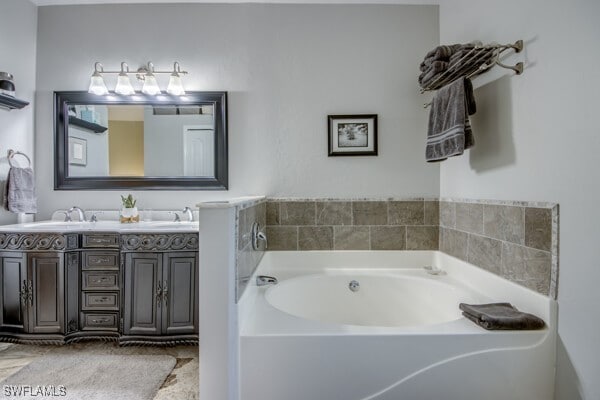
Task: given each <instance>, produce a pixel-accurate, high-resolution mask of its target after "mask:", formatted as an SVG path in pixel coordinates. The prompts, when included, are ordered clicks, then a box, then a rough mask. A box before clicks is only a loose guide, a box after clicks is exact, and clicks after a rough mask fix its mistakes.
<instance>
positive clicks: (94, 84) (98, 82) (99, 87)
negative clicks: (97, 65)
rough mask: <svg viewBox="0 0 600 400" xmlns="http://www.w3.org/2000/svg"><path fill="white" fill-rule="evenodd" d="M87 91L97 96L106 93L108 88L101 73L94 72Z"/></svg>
mask: <svg viewBox="0 0 600 400" xmlns="http://www.w3.org/2000/svg"><path fill="white" fill-rule="evenodd" d="M88 93H93V94H96V95H98V96H104V95H105V94H108V89H107V88H106V85H105V84H104V79H102V75H100V74H98V73H94V75H92V78H91V79H90V87H89V89H88Z"/></svg>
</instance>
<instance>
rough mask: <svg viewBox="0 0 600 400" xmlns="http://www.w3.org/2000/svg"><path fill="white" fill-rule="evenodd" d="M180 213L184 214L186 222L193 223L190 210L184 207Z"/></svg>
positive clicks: (192, 215)
mask: <svg viewBox="0 0 600 400" xmlns="http://www.w3.org/2000/svg"><path fill="white" fill-rule="evenodd" d="M181 212H182V213H184V214H185V215H187V217H188V222H194V213H193V212H192V209H191V208H189V207H186V208H184V209H183V210H182V211H181Z"/></svg>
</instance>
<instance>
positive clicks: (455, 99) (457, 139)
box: [425, 77, 475, 162]
mask: <svg viewBox="0 0 600 400" xmlns="http://www.w3.org/2000/svg"><path fill="white" fill-rule="evenodd" d="M469 87H470V88H471V89H472V86H470V81H468V79H467V78H464V77H462V78H459V79H457V80H455V81H454V82H452V83H450V84H448V85H446V86H444V87H442V88H440V89H439V90H438V91H437V93H436V94H435V96H434V97H433V100H432V102H431V110H430V112H429V127H428V131H427V146H426V148H425V159H426V160H427V161H428V162H435V161H443V160H445V159H446V158H448V157H453V156H458V155H461V154H463V153H464V151H465V149H468V148H470V147H473V145H474V144H475V140H474V138H473V132H472V131H471V123H470V121H469V109H468V104H467V103H468V101H467V94H466V89H468V88H469ZM471 96H472V95H471ZM474 104H475V103H474V101H473V105H474Z"/></svg>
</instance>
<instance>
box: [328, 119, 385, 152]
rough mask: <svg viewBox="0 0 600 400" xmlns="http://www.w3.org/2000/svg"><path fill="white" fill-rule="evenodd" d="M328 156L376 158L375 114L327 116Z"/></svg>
mask: <svg viewBox="0 0 600 400" xmlns="http://www.w3.org/2000/svg"><path fill="white" fill-rule="evenodd" d="M327 122H328V125H329V126H328V130H327V131H328V134H329V156H330V157H331V156H376V155H377V114H364V115H328V116H327Z"/></svg>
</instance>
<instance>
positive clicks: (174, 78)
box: [167, 72, 185, 96]
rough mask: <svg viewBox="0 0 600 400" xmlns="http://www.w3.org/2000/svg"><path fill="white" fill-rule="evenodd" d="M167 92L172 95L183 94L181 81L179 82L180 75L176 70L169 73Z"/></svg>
mask: <svg viewBox="0 0 600 400" xmlns="http://www.w3.org/2000/svg"><path fill="white" fill-rule="evenodd" d="M167 93H169V94H171V95H173V96H183V95H185V90H184V89H183V83H182V82H181V77H180V76H179V74H178V73H177V72H173V73H172V74H171V78H170V79H169V86H168V87H167Z"/></svg>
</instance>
